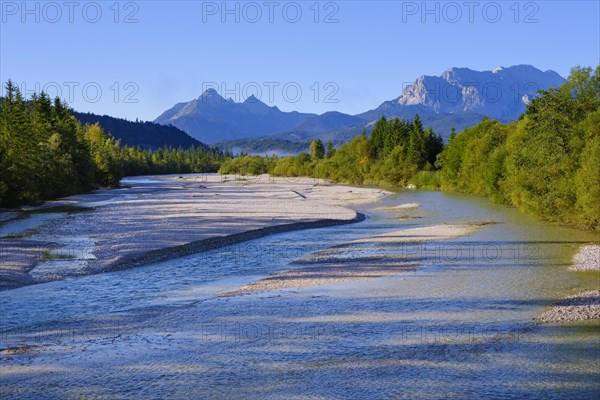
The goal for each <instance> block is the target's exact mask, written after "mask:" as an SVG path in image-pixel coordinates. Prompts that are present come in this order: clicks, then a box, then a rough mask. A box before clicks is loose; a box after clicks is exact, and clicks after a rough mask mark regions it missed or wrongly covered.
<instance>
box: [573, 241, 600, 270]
mask: <svg viewBox="0 0 600 400" xmlns="http://www.w3.org/2000/svg"><path fill="white" fill-rule="evenodd" d="M569 270H571V271H600V245H585V246H581V247H580V248H579V251H578V252H577V254H575V257H573V265H571V267H570V268H569Z"/></svg>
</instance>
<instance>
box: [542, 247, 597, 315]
mask: <svg viewBox="0 0 600 400" xmlns="http://www.w3.org/2000/svg"><path fill="white" fill-rule="evenodd" d="M599 259H600V246H599V245H584V246H581V247H580V249H579V251H578V252H577V254H575V256H574V257H573V264H572V265H571V267H570V268H569V270H570V271H580V272H581V271H600V260H599ZM592 319H600V290H589V291H585V292H581V293H578V294H575V295H572V296H569V297H567V298H564V299H562V300H559V301H557V302H556V303H554V304H553V306H552V308H551V309H549V310H547V311H545V312H544V313H543V314H542V315H540V316H539V317H538V318H536V319H535V320H536V322H538V323H560V322H575V321H586V320H592Z"/></svg>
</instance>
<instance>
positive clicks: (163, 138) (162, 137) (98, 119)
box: [73, 111, 208, 150]
mask: <svg viewBox="0 0 600 400" xmlns="http://www.w3.org/2000/svg"><path fill="white" fill-rule="evenodd" d="M73 115H74V116H75V118H77V120H78V121H79V122H81V124H82V125H88V124H89V125H94V124H96V123H97V124H99V125H100V126H101V127H102V129H104V131H105V132H108V133H110V134H111V135H112V136H114V137H115V139H119V140H120V141H121V144H122V145H124V146H132V147H138V146H139V147H142V148H144V149H148V150H156V149H158V148H161V147H165V146H168V147H175V148H177V147H182V148H184V149H188V148H190V147H206V148H208V146H206V145H205V144H203V143H201V142H199V141H197V140H196V139H194V138H193V137H191V136H190V135H188V134H187V133H185V132H184V131H182V130H181V129H179V128H176V127H174V126H166V125H160V124H155V123H154V122H149V121H145V122H141V121H128V120H126V119H122V118H115V117H110V116H108V115H96V114H91V113H79V112H75V111H73Z"/></svg>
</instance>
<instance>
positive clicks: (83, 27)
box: [0, 0, 600, 120]
mask: <svg viewBox="0 0 600 400" xmlns="http://www.w3.org/2000/svg"><path fill="white" fill-rule="evenodd" d="M23 4H24V3H23V2H22V1H2V2H1V4H0V12H1V15H0V23H1V25H0V81H2V82H5V81H7V80H8V79H12V80H13V81H14V82H15V83H17V84H18V85H19V86H21V87H22V89H24V91H25V92H31V91H33V90H35V89H36V88H38V89H40V88H44V87H45V88H46V90H47V92H48V93H49V94H51V95H53V96H54V95H57V94H60V95H61V97H63V98H65V100H67V101H68V102H69V103H70V105H71V106H72V107H73V108H75V109H76V110H78V111H90V112H95V113H100V114H109V115H113V116H118V117H124V118H128V119H135V118H140V119H143V120H152V119H154V118H156V117H157V116H158V115H159V114H160V113H162V112H163V111H164V110H166V109H168V108H170V107H171V106H173V105H174V104H175V103H177V102H181V101H188V100H191V99H193V98H196V97H198V96H199V95H200V94H201V93H202V91H203V89H206V88H207V87H214V86H215V85H216V87H217V88H218V90H219V91H220V92H221V93H222V94H223V92H226V93H225V96H227V97H232V98H233V99H234V100H237V101H240V100H244V98H245V96H247V95H250V94H255V95H257V97H259V98H260V99H261V100H262V101H264V102H265V103H267V104H269V105H277V106H278V107H279V108H280V109H282V110H285V111H291V110H299V111H303V112H316V113H322V112H325V111H329V110H337V111H342V112H346V113H350V114H355V113H360V112H363V111H366V110H368V109H372V108H375V107H377V106H378V105H379V104H380V103H381V102H383V101H385V100H391V99H393V98H395V97H397V96H399V95H400V93H401V92H402V88H403V87H404V86H405V85H406V84H408V83H409V82H412V81H413V80H414V79H415V78H417V77H418V76H420V75H423V74H425V75H439V74H440V73H441V72H443V71H444V70H446V69H448V68H450V67H454V66H457V67H458V66H460V67H468V68H472V69H478V70H489V69H493V68H494V67H496V66H499V65H501V66H510V65H516V64H532V65H534V66H536V67H538V68H540V69H542V70H547V69H553V70H555V71H557V72H558V73H559V74H561V75H563V76H566V75H568V73H569V70H570V68H571V67H573V66H575V65H582V66H596V65H598V63H599V59H600V54H599V52H600V27H599V21H600V8H599V7H600V6H599V2H597V1H579V2H578V1H520V2H516V1H497V2H492V1H472V2H469V1H456V2H427V3H423V2H421V1H415V2H413V1H379V2H378V1H368V2H367V1H322V2H316V1H297V2H289V1H270V2H269V1H256V2H227V3H226V4H225V7H223V4H224V3H223V2H221V1H215V2H213V1H170V2H166V1H122V2H116V1H114V0H111V1H96V2H88V1H81V2H80V1H73V2H63V1H56V2H47V1H44V2H27V3H26V4H25V6H23Z"/></svg>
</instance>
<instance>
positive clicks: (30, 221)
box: [0, 213, 66, 238]
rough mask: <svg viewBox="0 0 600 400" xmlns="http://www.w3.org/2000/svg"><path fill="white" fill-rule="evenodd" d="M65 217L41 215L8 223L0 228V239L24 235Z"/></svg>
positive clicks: (61, 214)
mask: <svg viewBox="0 0 600 400" xmlns="http://www.w3.org/2000/svg"><path fill="white" fill-rule="evenodd" d="M65 215H66V214H65V213H41V214H32V215H30V216H29V217H27V218H23V219H15V220H12V221H8V222H7V223H5V224H4V225H2V226H0V238H1V237H5V236H11V235H23V234H26V233H27V231H33V230H36V229H39V228H41V227H42V226H44V225H47V224H49V223H51V222H52V221H54V220H57V219H59V218H63V217H64V216H65Z"/></svg>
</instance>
